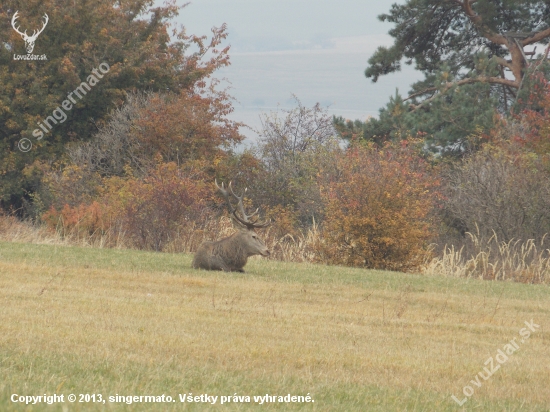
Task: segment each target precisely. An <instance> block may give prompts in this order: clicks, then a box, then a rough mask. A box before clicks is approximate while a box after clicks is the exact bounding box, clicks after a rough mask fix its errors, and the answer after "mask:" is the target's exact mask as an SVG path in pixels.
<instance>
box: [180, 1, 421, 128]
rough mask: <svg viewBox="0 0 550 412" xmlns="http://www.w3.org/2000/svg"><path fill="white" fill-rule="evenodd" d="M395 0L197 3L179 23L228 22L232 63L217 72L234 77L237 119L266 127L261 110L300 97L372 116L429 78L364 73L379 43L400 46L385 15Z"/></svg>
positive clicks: (199, 28)
mask: <svg viewBox="0 0 550 412" xmlns="http://www.w3.org/2000/svg"><path fill="white" fill-rule="evenodd" d="M395 2H396V1H383V0H382V1H376V0H194V1H192V2H191V4H190V5H189V6H187V7H186V8H185V9H183V11H182V13H181V14H180V16H179V17H178V20H177V21H178V23H180V24H183V25H184V26H185V27H186V31H187V33H188V34H196V35H203V34H207V35H209V34H211V32H210V29H211V28H212V27H213V26H218V27H219V26H221V25H222V24H223V23H226V24H227V25H228V33H229V36H228V39H227V44H230V45H231V50H230V56H231V63H232V64H231V66H229V67H228V68H225V69H223V70H220V71H218V73H217V75H216V77H218V78H219V77H225V78H227V79H228V80H229V81H230V82H231V85H232V90H231V93H232V95H233V96H234V97H235V98H236V99H237V100H238V102H237V103H236V104H235V113H234V114H233V115H232V118H234V119H236V120H239V121H243V122H244V123H247V124H248V125H250V126H252V127H256V128H258V127H259V126H260V121H259V114H260V113H261V112H269V111H270V110H274V109H276V108H277V107H281V108H292V107H294V104H293V100H292V94H295V95H296V96H297V97H298V98H299V99H300V100H301V102H302V103H303V104H304V105H306V106H312V105H313V104H315V103H316V102H320V103H321V104H322V105H323V106H325V107H328V108H329V112H330V113H331V114H336V115H341V116H344V117H345V118H350V119H356V118H359V119H362V120H364V119H365V118H367V117H368V116H377V115H378V109H379V108H380V107H382V106H384V105H385V104H386V103H387V101H388V99H389V96H390V95H392V94H394V93H395V90H396V88H398V89H399V91H400V93H401V94H403V95H405V94H407V92H408V90H409V86H410V84H412V83H413V82H414V81H416V80H418V79H420V78H421V77H422V76H421V75H420V74H419V73H418V72H415V71H414V70H413V69H412V68H411V67H408V66H406V67H405V68H404V69H403V71H402V72H400V73H396V74H391V75H388V76H384V77H382V78H381V79H380V80H379V81H378V82H377V83H372V82H371V80H370V79H367V78H366V77H365V75H364V70H365V68H366V67H367V60H368V58H369V57H370V56H371V55H372V53H373V52H374V51H375V50H376V48H377V47H378V46H382V45H386V46H388V45H390V44H391V43H392V38H391V37H390V36H389V35H387V34H386V33H387V32H388V30H390V29H391V28H392V27H393V25H392V24H389V23H382V22H380V21H379V20H378V19H377V16H378V15H379V14H381V13H385V12H388V11H389V10H390V7H391V4H392V3H395ZM397 2H398V3H403V2H404V0H399V1H397ZM243 132H244V133H245V134H246V135H247V136H250V137H252V136H253V134H251V133H250V132H247V131H246V130H243Z"/></svg>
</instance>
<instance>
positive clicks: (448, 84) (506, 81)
mask: <svg viewBox="0 0 550 412" xmlns="http://www.w3.org/2000/svg"><path fill="white" fill-rule="evenodd" d="M472 83H490V84H502V85H505V86H508V87H513V88H515V89H518V88H519V84H518V83H517V82H515V81H513V80H509V79H503V78H501V77H488V76H479V77H471V78H467V79H462V80H459V81H457V82H446V83H445V84H444V85H443V88H438V87H428V88H426V89H424V90H422V91H420V92H416V93H413V94H412V95H410V96H409V97H407V98H406V99H403V101H407V100H410V99H412V98H414V97H417V96H421V95H423V94H426V93H430V92H437V91H439V93H435V94H433V95H432V96H431V97H428V98H427V99H425V100H423V101H422V102H420V103H419V104H416V105H415V104H411V105H410V107H411V109H412V111H413V112H415V111H416V110H418V109H419V108H420V107H422V106H424V105H425V104H426V103H429V102H431V101H433V100H435V99H436V98H437V97H439V96H440V95H442V94H444V93H446V92H447V91H449V89H450V88H452V87H454V86H462V85H464V84H472Z"/></svg>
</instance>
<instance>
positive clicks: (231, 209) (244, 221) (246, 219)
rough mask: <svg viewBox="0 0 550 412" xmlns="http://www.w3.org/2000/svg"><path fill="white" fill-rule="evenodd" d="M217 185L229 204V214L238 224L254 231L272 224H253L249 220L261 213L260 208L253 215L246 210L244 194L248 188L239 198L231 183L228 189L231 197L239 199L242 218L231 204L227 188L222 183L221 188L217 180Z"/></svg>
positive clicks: (255, 221)
mask: <svg viewBox="0 0 550 412" xmlns="http://www.w3.org/2000/svg"><path fill="white" fill-rule="evenodd" d="M214 182H215V184H216V187H217V188H218V190H219V191H220V193H221V194H222V195H223V197H224V198H225V201H226V203H227V206H228V208H229V213H231V214H232V215H233V216H234V218H235V219H236V220H237V222H239V223H240V224H242V225H243V226H245V227H246V228H247V229H248V230H252V229H259V228H264V227H267V226H269V225H270V224H271V222H266V223H257V222H258V219H256V220H254V221H253V222H251V221H250V220H249V219H250V218H251V217H252V216H255V215H257V214H258V212H259V211H260V208H257V209H256V210H255V211H254V212H253V213H252V214H251V215H247V214H246V212H245V210H244V205H243V196H244V194H245V193H246V192H247V190H248V188H245V189H244V192H243V194H242V195H241V196H237V195H236V194H235V192H234V191H233V187H232V186H231V182H229V185H228V188H229V191H230V192H231V195H232V196H233V197H234V198H235V199H237V208H238V210H239V213H240V214H241V216H242V218H240V217H239V216H238V215H237V209H235V208H234V207H233V205H232V204H231V201H230V200H229V192H228V191H227V190H226V189H225V186H224V184H223V182H222V185H221V187H220V186H219V185H218V181H217V180H216V179H215V180H214Z"/></svg>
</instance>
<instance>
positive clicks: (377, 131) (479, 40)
mask: <svg viewBox="0 0 550 412" xmlns="http://www.w3.org/2000/svg"><path fill="white" fill-rule="evenodd" d="M378 18H379V19H380V20H381V21H387V22H390V23H393V24H394V27H393V28H392V29H391V30H390V31H389V34H390V35H391V36H392V37H393V38H394V43H393V45H392V46H390V47H379V48H378V49H377V50H376V52H375V53H374V54H373V55H372V56H371V58H370V59H369V61H368V63H369V65H368V67H367V69H366V70H365V75H366V77H367V78H370V79H371V80H372V81H373V82H376V81H377V80H378V79H379V78H380V76H384V75H387V74H389V73H393V72H396V71H398V70H400V69H401V67H402V64H403V63H404V64H413V63H414V65H415V68H416V69H417V70H420V71H421V72H423V73H424V75H425V78H424V79H423V80H421V81H419V82H416V83H415V84H413V85H412V86H411V91H410V93H409V96H408V97H405V98H402V97H400V96H396V97H394V98H392V99H391V101H390V102H389V103H388V106H387V107H386V108H383V109H381V111H380V117H379V119H371V120H370V121H367V122H365V123H364V124H363V123H361V122H356V123H355V124H352V123H349V122H348V123H347V124H346V123H345V122H343V121H342V119H339V120H338V121H339V130H340V131H343V133H344V134H346V133H347V134H355V135H358V134H359V135H360V137H363V138H365V139H368V140H374V141H382V140H386V139H391V138H395V137H396V136H398V135H402V134H403V133H404V132H405V131H406V132H407V133H410V134H416V133H419V132H420V133H422V134H424V135H425V136H426V137H425V138H426V140H427V142H428V143H429V144H430V145H431V146H432V147H434V148H436V150H439V151H441V150H445V151H449V150H450V151H455V152H457V149H458V152H461V151H462V150H463V148H464V142H465V140H466V139H467V137H468V136H469V135H471V134H472V133H475V132H479V131H482V132H485V131H487V130H489V129H490V128H491V127H492V125H493V118H494V116H495V114H496V113H498V112H500V113H507V112H509V111H510V109H511V108H512V107H515V106H517V105H518V104H521V103H522V101H524V100H526V99H525V98H526V97H527V96H528V95H529V89H530V88H531V86H532V84H533V81H534V79H536V78H537V76H536V75H535V74H536V73H537V72H538V74H542V73H545V72H546V71H547V70H548V64H547V63H546V59H547V55H548V51H549V49H548V47H546V46H545V44H543V42H546V41H548V39H549V38H550V1H535V0H497V1H494V0H408V1H407V2H406V3H405V4H394V5H392V6H391V9H390V11H389V12H388V13H387V14H382V15H380V16H378ZM420 109H421V110H420ZM396 114H397V115H398V117H399V118H398V119H395V118H394V117H395V116H396Z"/></svg>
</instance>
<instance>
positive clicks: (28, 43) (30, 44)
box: [11, 11, 49, 54]
mask: <svg viewBox="0 0 550 412" xmlns="http://www.w3.org/2000/svg"><path fill="white" fill-rule="evenodd" d="M17 13H19V11H16V12H15V14H14V15H13V17H12V19H11V25H12V27H13V29H14V30H15V31H16V32H17V33H19V34H20V35H21V37H22V38H23V40H25V48H26V49H27V53H28V54H31V53H32V51H33V50H34V42H35V41H36V39H37V37H38V35H39V34H40V33H42V32H43V31H44V29H45V28H46V25H47V24H48V21H49V17H48V15H47V14H46V13H44V16H43V17H42V18H43V19H44V25H43V26H42V28H41V29H40V30H34V32H33V33H32V36H29V35H27V30H25V32H24V33H21V32H20V31H19V29H18V28H17V27H16V26H15V20H17Z"/></svg>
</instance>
